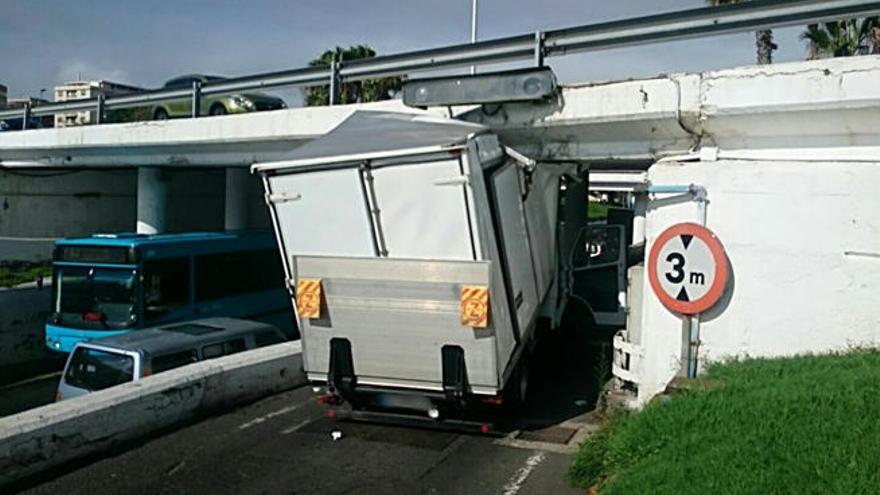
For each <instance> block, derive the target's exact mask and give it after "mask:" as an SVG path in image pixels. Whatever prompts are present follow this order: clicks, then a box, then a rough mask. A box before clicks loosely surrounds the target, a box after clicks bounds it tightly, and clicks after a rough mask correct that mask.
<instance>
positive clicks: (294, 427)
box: [281, 419, 312, 435]
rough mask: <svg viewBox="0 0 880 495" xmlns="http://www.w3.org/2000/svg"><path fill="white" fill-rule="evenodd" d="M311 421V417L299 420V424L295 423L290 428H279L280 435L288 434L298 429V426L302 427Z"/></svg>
mask: <svg viewBox="0 0 880 495" xmlns="http://www.w3.org/2000/svg"><path fill="white" fill-rule="evenodd" d="M311 422H312V420H311V419H307V420H305V421H301V422H300V423H299V424H297V425H296V426H291V427H290V428H286V429H284V430H281V434H282V435H290V434H291V433H293V432H295V431H297V430H299V429H300V428H302V427H303V426H305V425H307V424H309V423H311Z"/></svg>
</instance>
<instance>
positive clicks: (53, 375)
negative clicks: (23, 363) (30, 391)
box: [0, 371, 61, 390]
mask: <svg viewBox="0 0 880 495" xmlns="http://www.w3.org/2000/svg"><path fill="white" fill-rule="evenodd" d="M59 376H61V372H60V371H53V372H52V373H47V374H45V375H40V376H35V377H33V378H28V379H27V380H22V381H20V382H15V383H10V384H8V385H4V386H2V387H0V390H8V389H11V388H16V387H22V386H24V385H30V384H32V383H36V382H41V381H43V380H48V379H50V378H58V377H59Z"/></svg>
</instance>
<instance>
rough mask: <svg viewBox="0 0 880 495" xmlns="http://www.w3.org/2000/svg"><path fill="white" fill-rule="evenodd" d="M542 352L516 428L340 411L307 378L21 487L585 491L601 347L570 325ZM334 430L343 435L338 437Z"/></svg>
mask: <svg viewBox="0 0 880 495" xmlns="http://www.w3.org/2000/svg"><path fill="white" fill-rule="evenodd" d="M584 346H586V347H584ZM537 354H538V356H537V358H536V360H535V361H533V362H534V363H535V365H534V366H533V367H532V374H531V375H532V378H531V392H530V397H529V402H528V404H527V407H526V410H525V412H524V413H523V415H521V416H520V417H519V419H518V421H517V424H516V425H515V426H514V430H513V431H511V433H510V434H509V435H507V436H506V437H505V436H502V437H493V436H485V435H471V434H463V433H457V432H446V431H436V430H426V429H417V428H408V427H399V426H385V425H377V424H365V423H353V422H345V421H340V420H338V419H335V418H328V417H327V408H326V406H324V405H321V404H318V403H317V402H316V401H315V400H314V397H313V392H312V390H311V388H310V387H303V388H300V389H296V390H293V391H289V392H286V393H283V394H279V395H276V396H273V397H270V398H267V399H264V400H262V401H260V402H256V403H254V404H251V405H248V406H245V407H242V408H240V409H237V410H234V411H231V412H227V413H225V414H222V415H218V416H214V417H211V418H207V419H205V420H203V421H201V422H199V423H195V424H191V425H189V426H185V427H182V428H180V429H178V430H176V431H173V432H169V433H167V434H165V435H162V436H157V437H156V438H153V439H150V440H146V441H144V442H142V443H141V444H139V445H136V446H130V447H129V448H128V449H127V450H125V451H124V452H122V453H118V454H115V455H108V456H107V457H104V458H101V459H89V460H88V461H87V462H86V463H83V464H84V465H81V466H79V467H78V468H71V467H68V468H67V469H66V471H63V472H57V471H56V472H53V473H47V474H44V475H42V476H41V477H40V478H39V479H37V480H32V481H33V482H34V483H38V484H35V485H34V484H31V485H30V486H29V487H28V488H26V489H25V491H24V492H23V493H27V494H34V495H36V494H51V495H57V494H58V493H65V494H70V495H74V494H83V495H100V494H121V493H124V494H126V495H139V494H144V495H147V494H150V495H153V494H175V495H178V494H197V493H198V494H200V493H210V494H275V493H284V494H313V493H315V494H318V493H319V494H322V495H330V494H349V493H358V494H374V493H375V494H394V495H404V494H468V495H470V494H474V495H478V494H505V495H515V494H562V495H564V494H567V493H582V492H581V491H580V490H576V489H574V488H572V487H571V486H569V485H568V483H567V482H566V480H565V472H566V469H567V468H568V465H569V463H570V461H571V452H572V450H573V449H574V448H575V446H576V445H577V441H578V440H579V439H580V438H582V437H583V435H584V434H585V432H586V431H588V430H589V429H590V428H591V427H590V426H589V425H584V424H583V423H585V422H586V418H587V417H588V415H586V413H587V411H588V410H589V409H590V408H591V404H592V403H593V401H594V400H595V388H596V386H595V385H596V383H597V382H596V380H595V377H594V376H593V375H594V373H593V370H594V369H595V368H596V362H597V359H599V358H600V357H601V355H602V353H601V352H596V347H595V346H594V347H592V348H590V347H589V344H588V343H585V342H583V341H580V339H577V340H575V341H573V340H572V339H570V338H564V336H563V335H560V336H558V337H556V338H550V339H547V340H546V341H545V343H544V344H543V345H542V346H540V347H539V349H538V351H537ZM559 424H562V425H563V427H555V430H554V427H553V425H559ZM547 427H550V429H549V430H548V429H546V428H547ZM334 430H338V431H340V432H341V433H342V437H341V438H340V439H338V440H333V439H332V438H331V432H332V431H334ZM520 430H521V431H522V432H526V433H525V435H526V436H523V433H521V432H519V431H520ZM560 431H562V433H563V435H562V436H563V437H567V436H568V434H573V435H574V436H572V437H570V438H569V439H568V440H567V443H566V442H565V441H562V442H561V443H560V441H559V440H558V439H557V440H555V441H554V440H550V441H547V437H542V436H541V434H542V433H545V432H550V433H554V432H555V433H556V434H559V433H560ZM566 432H567V433H566ZM529 433H531V434H537V435H538V437H539V438H537V440H536V439H535V438H534V437H528V434H529ZM550 436H551V437H552V436H553V435H552V434H551V435H550ZM19 488H21V487H19Z"/></svg>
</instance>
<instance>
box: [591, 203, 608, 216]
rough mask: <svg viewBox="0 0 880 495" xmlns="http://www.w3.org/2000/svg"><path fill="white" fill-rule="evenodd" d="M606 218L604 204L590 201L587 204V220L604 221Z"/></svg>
mask: <svg viewBox="0 0 880 495" xmlns="http://www.w3.org/2000/svg"><path fill="white" fill-rule="evenodd" d="M605 218H608V205H607V204H606V203H597V202H595V201H590V202H589V203H587V219H589V220H604V219H605Z"/></svg>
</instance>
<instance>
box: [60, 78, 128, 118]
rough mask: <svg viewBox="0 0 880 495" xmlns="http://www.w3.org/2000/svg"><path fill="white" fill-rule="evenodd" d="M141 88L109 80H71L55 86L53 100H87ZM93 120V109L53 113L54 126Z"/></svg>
mask: <svg viewBox="0 0 880 495" xmlns="http://www.w3.org/2000/svg"><path fill="white" fill-rule="evenodd" d="M141 90H142V88H138V87H136V86H129V85H126V84H119V83H114V82H110V81H71V82H68V83H64V84H62V85H60V86H55V101H56V102H64V101H72V100H88V99H92V98H97V97H98V95H103V96H104V97H105V98H106V97H111V96H114V95H123V94H129V93H136V92H138V91H141ZM95 121H96V115H95V111H94V110H83V111H80V112H67V113H57V114H55V127H70V126H76V125H88V124H92V123H94V122H95Z"/></svg>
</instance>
